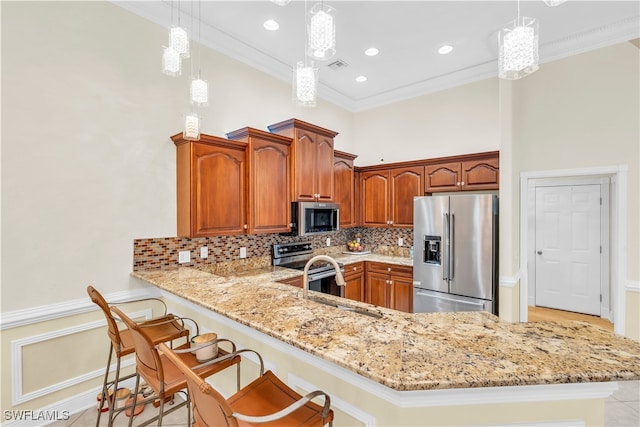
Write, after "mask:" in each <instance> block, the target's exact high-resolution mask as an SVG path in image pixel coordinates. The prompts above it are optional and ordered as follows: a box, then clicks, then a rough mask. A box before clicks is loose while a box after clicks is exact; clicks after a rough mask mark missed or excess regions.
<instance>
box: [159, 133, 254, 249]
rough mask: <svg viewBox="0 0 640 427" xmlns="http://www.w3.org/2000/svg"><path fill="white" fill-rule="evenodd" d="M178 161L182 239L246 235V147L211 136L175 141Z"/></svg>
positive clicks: (178, 199) (177, 139)
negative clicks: (194, 139)
mask: <svg viewBox="0 0 640 427" xmlns="http://www.w3.org/2000/svg"><path fill="white" fill-rule="evenodd" d="M171 139H172V140H173V142H174V143H175V145H176V150H177V153H176V160H177V168H176V172H177V206H178V212H177V218H178V236H180V237H206V236H214V235H224V234H241V233H244V230H245V225H246V208H245V206H246V181H245V179H246V167H247V166H246V160H245V158H246V144H244V143H241V142H235V141H229V140H226V139H223V138H218V137H215V136H210V135H201V136H200V140H199V141H187V140H185V139H183V138H182V134H181V133H180V134H177V135H174V136H173V137H172V138H171Z"/></svg>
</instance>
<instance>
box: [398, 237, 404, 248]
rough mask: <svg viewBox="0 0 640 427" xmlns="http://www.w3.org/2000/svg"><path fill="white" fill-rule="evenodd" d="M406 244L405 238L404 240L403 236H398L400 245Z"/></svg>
mask: <svg viewBox="0 0 640 427" xmlns="http://www.w3.org/2000/svg"><path fill="white" fill-rule="evenodd" d="M403 244H404V240H402V237H398V246H402V245H403Z"/></svg>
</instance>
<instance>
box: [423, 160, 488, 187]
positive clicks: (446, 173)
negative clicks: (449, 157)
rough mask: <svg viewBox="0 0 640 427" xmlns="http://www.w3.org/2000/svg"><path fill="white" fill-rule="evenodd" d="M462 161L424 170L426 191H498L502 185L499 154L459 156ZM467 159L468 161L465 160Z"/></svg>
mask: <svg viewBox="0 0 640 427" xmlns="http://www.w3.org/2000/svg"><path fill="white" fill-rule="evenodd" d="M457 157H458V158H459V159H460V161H456V162H438V163H433V164H429V165H426V166H425V168H424V180H425V184H424V190H425V191H426V192H427V193H434V192H438V191H465V190H497V189H498V188H499V185H500V170H499V166H500V160H499V157H498V153H497V152H496V153H495V154H493V153H490V155H488V156H486V155H485V156H484V158H483V157H482V156H480V157H479V156H476V155H469V156H457ZM465 157H467V159H465Z"/></svg>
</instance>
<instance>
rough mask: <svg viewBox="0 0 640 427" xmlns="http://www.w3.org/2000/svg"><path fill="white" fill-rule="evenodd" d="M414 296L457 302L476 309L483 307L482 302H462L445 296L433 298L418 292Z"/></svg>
mask: <svg viewBox="0 0 640 427" xmlns="http://www.w3.org/2000/svg"><path fill="white" fill-rule="evenodd" d="M416 295H418V296H421V297H431V298H438V299H441V300H445V301H450V302H457V303H460V304H468V305H477V306H478V307H481V306H484V303H483V302H473V301H464V300H461V299H456V298H447V297H445V296H437V297H434V296H433V295H429V294H426V293H424V292H420V291H417V292H416Z"/></svg>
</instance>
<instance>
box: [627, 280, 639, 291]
mask: <svg viewBox="0 0 640 427" xmlns="http://www.w3.org/2000/svg"><path fill="white" fill-rule="evenodd" d="M625 289H626V290H627V291H629V292H640V281H638V280H627V286H626V287H625Z"/></svg>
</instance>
